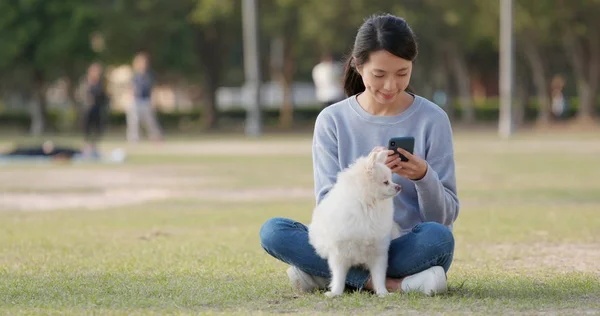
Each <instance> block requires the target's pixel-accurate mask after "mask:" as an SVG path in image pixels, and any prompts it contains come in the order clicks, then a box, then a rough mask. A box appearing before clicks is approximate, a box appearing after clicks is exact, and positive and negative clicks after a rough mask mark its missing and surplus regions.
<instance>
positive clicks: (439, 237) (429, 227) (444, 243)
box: [415, 222, 454, 253]
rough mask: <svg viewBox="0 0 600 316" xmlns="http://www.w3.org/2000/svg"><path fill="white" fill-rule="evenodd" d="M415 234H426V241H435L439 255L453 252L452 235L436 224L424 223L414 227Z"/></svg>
mask: <svg viewBox="0 0 600 316" xmlns="http://www.w3.org/2000/svg"><path fill="white" fill-rule="evenodd" d="M415 230H416V231H415V232H417V233H422V234H426V235H427V236H428V238H427V239H428V240H435V241H436V245H437V246H438V249H437V252H439V253H452V252H454V235H453V234H452V232H451V231H450V229H449V228H448V227H446V226H444V225H442V224H440V223H437V222H425V223H422V224H420V225H417V227H415Z"/></svg>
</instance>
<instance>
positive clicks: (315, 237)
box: [309, 151, 401, 297]
mask: <svg viewBox="0 0 600 316" xmlns="http://www.w3.org/2000/svg"><path fill="white" fill-rule="evenodd" d="M385 159H386V152H385V151H380V152H372V153H370V154H369V156H368V157H360V158H358V159H357V160H356V162H354V164H352V165H351V166H349V167H348V168H346V169H344V170H343V171H341V172H340V173H339V174H338V178H337V182H336V183H335V185H334V186H333V187H332V189H331V191H330V192H329V194H328V195H327V196H326V197H325V198H324V199H323V200H322V201H321V203H319V205H318V206H317V207H316V208H315V210H314V212H313V217H312V222H311V224H310V226H309V242H310V244H311V245H312V246H313V247H314V248H315V250H316V252H317V254H318V255H319V256H320V257H322V258H323V259H326V260H327V262H328V264H329V269H330V271H331V274H332V280H331V284H330V288H331V290H330V291H329V292H327V293H325V295H327V296H328V297H335V296H338V295H341V294H342V293H343V291H344V288H345V283H346V282H345V281H346V275H347V273H348V270H349V269H350V267H352V266H357V265H363V266H365V267H366V268H368V269H369V271H370V272H371V280H372V282H373V287H374V289H375V293H376V294H377V295H379V296H385V295H386V294H388V291H387V289H386V288H385V278H386V270H387V263H388V250H389V245H390V241H391V240H392V239H393V238H396V237H398V236H399V230H397V225H394V224H395V223H394V219H393V199H392V198H393V197H394V196H395V195H396V194H398V193H399V192H400V190H401V188H400V186H399V185H397V184H395V183H393V182H392V171H391V170H390V169H389V168H388V167H387V166H386V165H385V164H384V162H385Z"/></svg>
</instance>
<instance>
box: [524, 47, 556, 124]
mask: <svg viewBox="0 0 600 316" xmlns="http://www.w3.org/2000/svg"><path fill="white" fill-rule="evenodd" d="M523 52H524V54H525V58H526V59H527V61H528V63H529V66H530V67H531V74H532V79H533V85H534V86H535V91H536V97H537V101H538V102H539V108H538V115H537V123H538V124H547V123H549V122H550V120H551V118H552V112H551V103H550V91H549V89H548V85H549V82H548V80H547V77H546V67H544V60H543V59H542V55H541V54H540V51H539V49H538V46H537V45H536V44H535V43H533V42H532V41H531V40H530V39H525V40H524V41H523Z"/></svg>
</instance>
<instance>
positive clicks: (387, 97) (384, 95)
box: [380, 92, 396, 100]
mask: <svg viewBox="0 0 600 316" xmlns="http://www.w3.org/2000/svg"><path fill="white" fill-rule="evenodd" d="M380 93H381V92H380ZM395 95H396V94H387V93H381V96H382V97H383V98H384V99H387V100H389V99H391V98H393V97H394V96H395Z"/></svg>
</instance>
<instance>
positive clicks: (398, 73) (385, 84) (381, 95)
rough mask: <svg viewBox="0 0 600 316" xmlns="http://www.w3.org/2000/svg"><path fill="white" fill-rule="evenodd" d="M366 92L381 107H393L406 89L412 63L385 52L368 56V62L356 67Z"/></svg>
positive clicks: (381, 51) (377, 52) (380, 51)
mask: <svg viewBox="0 0 600 316" xmlns="http://www.w3.org/2000/svg"><path fill="white" fill-rule="evenodd" d="M358 72H359V73H360V75H361V76H362V80H363V83H364V84H365V88H366V92H368V93H369V94H371V97H372V98H373V99H374V100H375V101H376V102H377V103H380V104H382V105H393V104H396V102H397V101H398V100H399V95H400V93H402V92H403V91H404V90H406V88H407V87H408V83H409V82H410V76H411V73H412V61H410V60H406V59H403V58H400V57H398V56H396V55H393V54H391V53H389V52H388V51H386V50H379V51H376V52H373V53H371V54H370V55H369V60H368V61H367V62H366V63H364V64H362V65H359V66H358Z"/></svg>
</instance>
